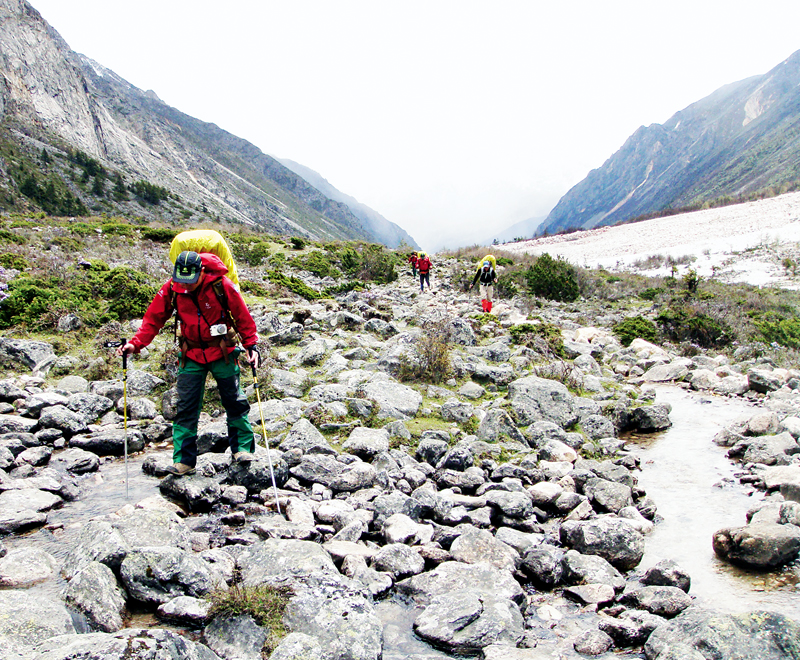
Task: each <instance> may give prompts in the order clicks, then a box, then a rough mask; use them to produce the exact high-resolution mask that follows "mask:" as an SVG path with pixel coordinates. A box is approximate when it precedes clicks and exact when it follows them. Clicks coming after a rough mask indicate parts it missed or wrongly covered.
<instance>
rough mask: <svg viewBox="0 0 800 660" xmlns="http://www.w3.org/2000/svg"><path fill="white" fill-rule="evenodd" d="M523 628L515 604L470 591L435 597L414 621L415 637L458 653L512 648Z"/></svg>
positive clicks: (520, 637) (520, 615)
mask: <svg viewBox="0 0 800 660" xmlns="http://www.w3.org/2000/svg"><path fill="white" fill-rule="evenodd" d="M523 628H524V622H523V618H522V614H521V613H520V611H519V606H518V605H517V604H516V603H514V602H513V601H511V600H506V599H502V598H492V597H486V596H485V595H483V594H481V593H479V592H474V591H469V590H465V591H456V592H453V593H449V594H442V595H440V596H436V597H434V598H433V599H432V600H431V602H430V604H429V605H428V606H427V607H426V608H425V610H424V611H423V612H422V613H421V614H420V615H419V616H417V618H416V619H415V621H414V632H416V633H417V635H419V636H420V637H422V638H423V639H425V640H427V641H429V642H430V643H431V644H434V645H436V646H440V647H444V648H447V649H448V650H450V651H453V652H457V653H475V652H477V651H479V650H480V649H482V648H484V647H486V646H489V645H491V644H507V645H509V646H511V647H515V646H516V645H517V644H518V643H519V641H520V640H521V639H522V637H523Z"/></svg>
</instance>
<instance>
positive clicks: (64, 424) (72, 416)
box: [39, 405, 89, 437]
mask: <svg viewBox="0 0 800 660" xmlns="http://www.w3.org/2000/svg"><path fill="white" fill-rule="evenodd" d="M39 426H40V427H41V428H43V429H58V430H59V431H62V432H63V433H64V435H66V436H67V437H70V436H72V435H75V434H78V433H84V432H86V431H88V430H89V426H88V424H87V423H86V419H85V418H84V417H83V416H82V415H78V414H77V413H74V412H72V411H71V410H70V409H69V408H67V407H66V406H63V405H56V406H50V407H49V408H45V409H44V410H42V413H41V415H40V416H39Z"/></svg>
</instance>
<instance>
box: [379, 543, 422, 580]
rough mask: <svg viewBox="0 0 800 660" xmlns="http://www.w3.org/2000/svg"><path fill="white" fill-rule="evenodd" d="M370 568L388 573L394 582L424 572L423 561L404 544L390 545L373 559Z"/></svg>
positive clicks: (384, 547) (383, 548)
mask: <svg viewBox="0 0 800 660" xmlns="http://www.w3.org/2000/svg"><path fill="white" fill-rule="evenodd" d="M372 568H374V569H375V570H376V571H380V572H381V573H389V574H390V575H391V576H392V577H393V578H394V579H395V580H402V579H403V578H407V577H409V576H411V575H419V574H420V573H422V571H424V570H425V560H424V559H423V558H422V557H421V556H420V554H419V553H418V552H417V551H416V550H414V549H413V548H410V547H408V546H407V545H406V544H405V543H390V544H389V545H385V546H383V547H382V548H381V549H380V550H379V551H378V553H377V554H376V555H375V557H373V559H372Z"/></svg>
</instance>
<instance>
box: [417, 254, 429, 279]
mask: <svg viewBox="0 0 800 660" xmlns="http://www.w3.org/2000/svg"><path fill="white" fill-rule="evenodd" d="M430 269H431V260H430V259H428V257H422V258H421V259H417V270H418V271H419V272H420V273H421V274H422V275H424V274H425V273H427V272H428V271H429V270H430Z"/></svg>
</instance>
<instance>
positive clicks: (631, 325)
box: [613, 316, 658, 346]
mask: <svg viewBox="0 0 800 660" xmlns="http://www.w3.org/2000/svg"><path fill="white" fill-rule="evenodd" d="M613 332H614V334H615V335H616V336H617V337H618V338H619V340H620V342H621V343H622V345H623V346H630V345H631V342H632V341H633V340H634V339H637V338H641V339H644V340H645V341H650V342H652V341H655V339H656V337H657V335H658V329H657V328H656V326H655V324H654V323H653V322H652V321H650V320H648V319H646V318H644V317H643V316H629V317H628V318H626V319H625V320H624V321H621V322H620V323H617V324H616V325H615V326H614V328H613Z"/></svg>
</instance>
